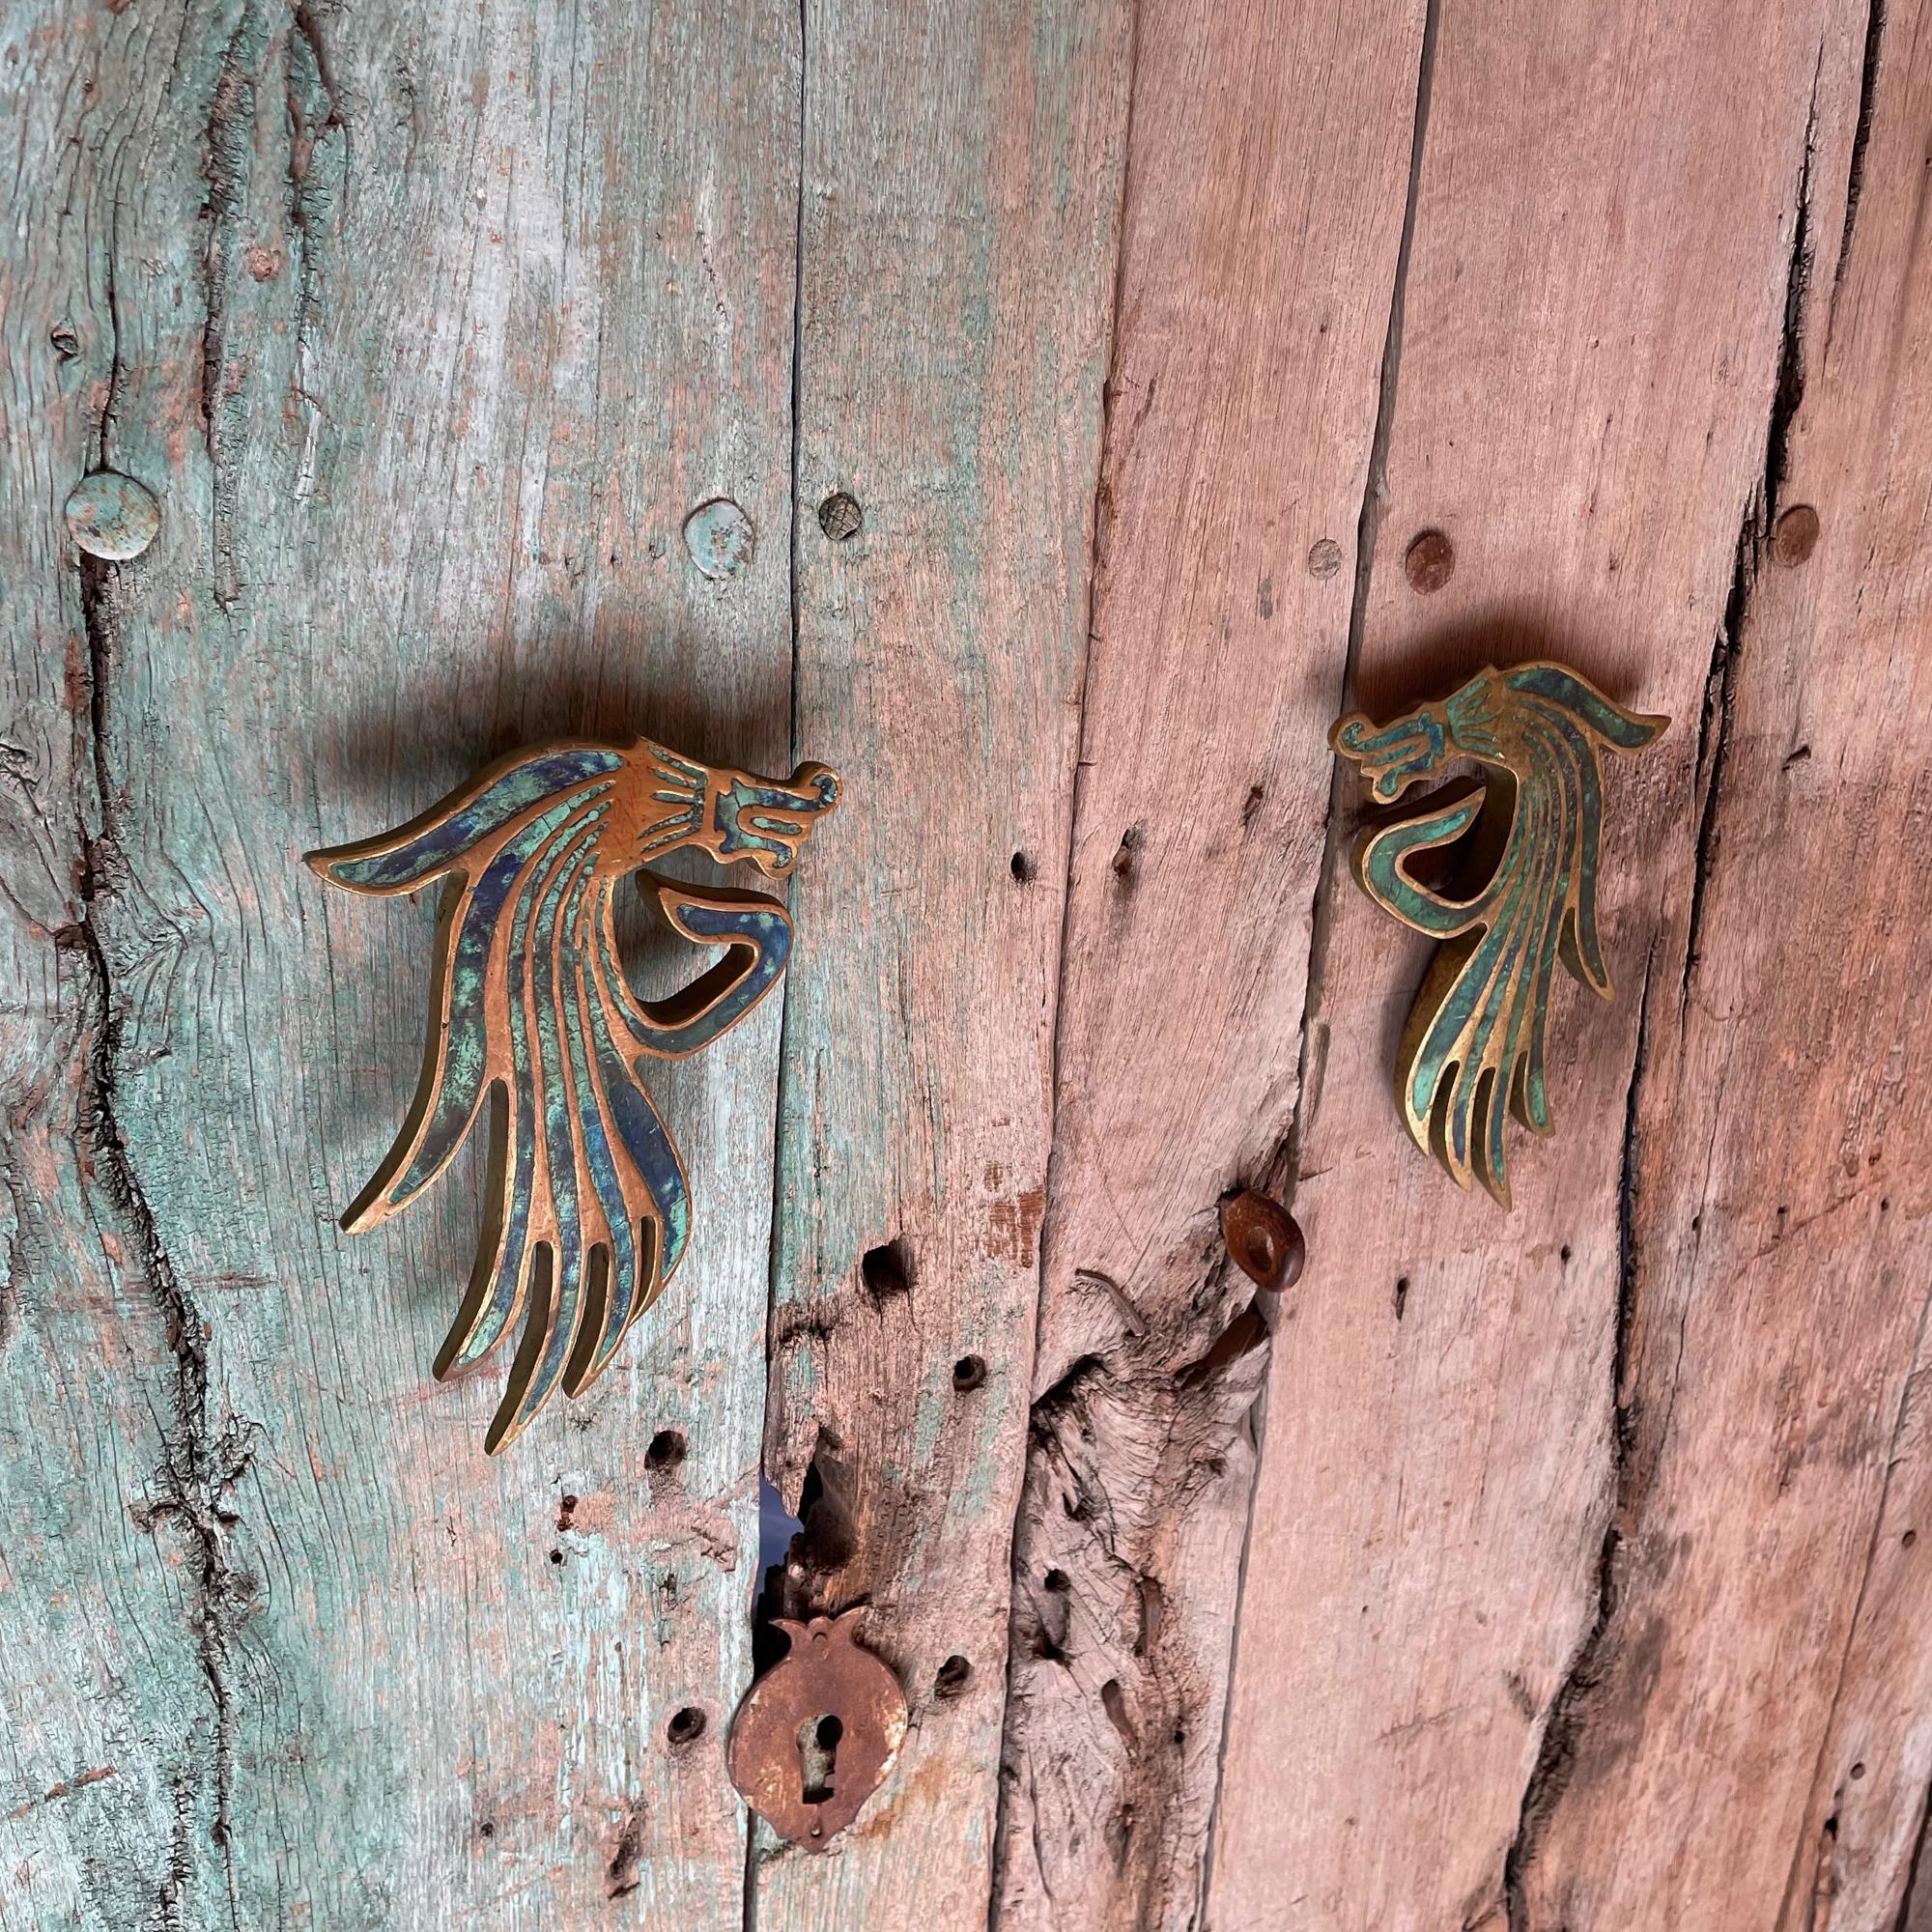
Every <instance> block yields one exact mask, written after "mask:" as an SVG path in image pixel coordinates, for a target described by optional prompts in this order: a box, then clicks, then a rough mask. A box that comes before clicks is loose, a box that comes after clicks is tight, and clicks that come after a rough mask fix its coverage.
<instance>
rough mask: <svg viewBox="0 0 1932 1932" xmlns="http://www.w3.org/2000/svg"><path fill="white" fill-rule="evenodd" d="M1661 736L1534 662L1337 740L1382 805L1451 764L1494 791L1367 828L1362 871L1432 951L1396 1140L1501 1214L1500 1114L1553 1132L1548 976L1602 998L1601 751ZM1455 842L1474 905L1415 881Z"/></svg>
mask: <svg viewBox="0 0 1932 1932" xmlns="http://www.w3.org/2000/svg"><path fill="white" fill-rule="evenodd" d="M1668 723H1669V720H1668V719H1665V718H1658V717H1646V716H1644V715H1642V714H1640V713H1635V712H1628V711H1625V710H1623V709H1621V708H1620V707H1619V706H1618V705H1616V704H1613V703H1612V702H1611V701H1610V700H1609V699H1608V698H1607V697H1605V696H1604V695H1603V693H1602V692H1600V691H1598V690H1597V689H1596V687H1595V686H1593V685H1592V684H1590V683H1589V682H1588V681H1587V680H1586V679H1584V678H1581V677H1579V676H1577V673H1576V672H1575V671H1572V670H1567V669H1565V668H1564V667H1563V666H1561V665H1558V664H1550V663H1537V664H1527V665H1520V666H1518V667H1517V668H1515V669H1513V670H1508V671H1496V670H1491V669H1486V670H1483V671H1480V672H1479V673H1478V674H1477V675H1476V676H1474V677H1472V678H1471V679H1470V680H1469V681H1468V683H1466V684H1465V685H1463V687H1462V688H1461V689H1460V690H1459V691H1457V692H1455V693H1454V694H1453V695H1452V696H1449V697H1447V698H1445V699H1444V700H1442V701H1441V702H1440V703H1431V704H1424V705H1421V706H1419V707H1418V708H1417V709H1416V710H1414V711H1412V712H1409V713H1408V714H1407V715H1406V716H1405V717H1402V718H1397V719H1395V720H1393V721H1392V722H1390V723H1389V724H1387V725H1377V724H1375V723H1374V721H1373V720H1371V719H1369V718H1366V717H1364V716H1363V715H1362V714H1361V713H1359V712H1356V713H1352V714H1351V715H1350V716H1349V717H1347V718H1344V719H1342V720H1341V721H1340V723H1338V724H1337V725H1335V727H1334V729H1333V731H1332V732H1330V734H1329V738H1330V742H1331V743H1332V744H1333V745H1334V747H1335V749H1336V751H1337V752H1338V753H1341V755H1342V756H1343V757H1345V758H1349V759H1350V760H1352V761H1353V762H1354V763H1355V764H1356V765H1357V766H1359V767H1360V769H1361V774H1362V778H1363V781H1364V783H1365V784H1366V785H1367V787H1368V790H1369V795H1370V797H1371V798H1372V799H1373V800H1374V801H1375V802H1376V803H1377V804H1378V805H1392V804H1393V803H1394V802H1395V801H1396V800H1397V799H1399V798H1400V797H1401V796H1402V795H1403V793H1404V792H1406V790H1407V789H1408V788H1409V786H1410V785H1412V784H1414V783H1416V782H1417V781H1419V780H1423V779H1428V778H1433V777H1435V775H1436V774H1437V773H1439V772H1440V771H1441V770H1443V769H1444V768H1445V767H1446V766H1448V765H1450V764H1452V763H1455V762H1457V761H1459V760H1467V761H1470V762H1473V763H1474V764H1475V765H1476V766H1478V767H1479V768H1481V769H1487V770H1489V771H1493V772H1496V773H1498V774H1501V775H1503V776H1502V777H1500V778H1499V779H1497V780H1495V781H1491V782H1489V783H1488V784H1487V785H1484V784H1480V783H1479V784H1474V785H1472V786H1471V787H1470V788H1468V789H1466V790H1463V791H1458V792H1455V793H1438V794H1436V796H1435V797H1434V798H1433V799H1431V800H1429V801H1427V802H1426V804H1425V806H1424V808H1423V809H1422V810H1419V811H1415V812H1411V813H1409V814H1408V815H1407V816H1406V817H1404V818H1401V819H1397V820H1395V821H1394V822H1393V823H1389V824H1380V825H1376V826H1373V827H1371V828H1370V829H1369V830H1368V831H1366V832H1365V833H1364V834H1363V835H1362V837H1361V838H1359V839H1358V840H1357V842H1356V845H1355V851H1354V871H1355V878H1356V880H1357V882H1358V883H1359V884H1360V886H1361V888H1362V890H1363V891H1364V892H1365V893H1367V894H1368V895H1369V896H1370V897H1371V898H1373V899H1374V900H1375V901H1376V902H1377V903H1378V905H1380V906H1382V907H1383V908H1384V909H1385V910H1386V911H1387V912H1389V913H1391V914H1392V915H1393V916H1394V917H1395V918H1396V919H1399V920H1400V921H1402V923H1404V924H1405V925H1410V926H1413V927H1415V929H1416V930H1417V931H1419V932H1426V933H1429V934H1430V935H1431V936H1432V937H1434V938H1436V939H1439V940H1440V941H1441V942H1442V944H1441V946H1440V947H1439V948H1438V949H1437V951H1436V954H1435V960H1434V962H1433V963H1432V964H1431V966H1430V969H1429V972H1428V974H1427V976H1426V977H1425V979H1424V980H1423V983H1422V987H1421V989H1420V991H1418V993H1417V994H1416V996H1415V1004H1414V1006H1413V1008H1412V1009H1410V1012H1409V1016H1408V1023H1407V1025H1406V1028H1405V1029H1404V1031H1403V1038H1402V1047H1401V1051H1400V1053H1399V1054H1398V1057H1397V1066H1396V1080H1395V1091H1396V1101H1397V1105H1398V1106H1399V1108H1400V1109H1401V1112H1402V1117H1403V1122H1404V1124H1405V1125H1406V1127H1407V1128H1408V1131H1409V1134H1410V1137H1411V1138H1412V1139H1413V1140H1414V1141H1415V1144H1416V1145H1417V1146H1418V1147H1420V1148H1421V1149H1422V1150H1423V1151H1425V1152H1433V1153H1434V1154H1435V1157H1436V1158H1437V1159H1438V1160H1439V1161H1440V1162H1441V1163H1442V1165H1443V1166H1444V1167H1445V1168H1446V1169H1447V1170H1448V1171H1449V1173H1450V1174H1451V1176H1453V1177H1454V1179H1456V1181H1457V1182H1458V1183H1459V1184H1460V1185H1461V1186H1463V1187H1467V1186H1468V1185H1469V1184H1470V1183H1471V1181H1472V1180H1479V1181H1481V1182H1482V1184H1483V1185H1484V1187H1486V1188H1487V1189H1488V1190H1489V1191H1490V1193H1491V1194H1492V1195H1493V1196H1494V1197H1495V1198H1496V1199H1497V1200H1498V1201H1500V1202H1501V1203H1502V1205H1503V1206H1504V1207H1505V1208H1507V1207H1508V1206H1509V1172H1508V1160H1507V1151H1506V1148H1505V1145H1504V1136H1503V1122H1504V1117H1505V1113H1506V1111H1508V1112H1514V1113H1515V1115H1516V1117H1517V1119H1518V1120H1519V1121H1520V1122H1521V1123H1522V1124H1523V1125H1524V1126H1526V1127H1528V1128H1529V1129H1530V1130H1531V1131H1532V1132H1535V1133H1539V1134H1543V1133H1548V1131H1549V1130H1550V1124H1551V1122H1550V1117H1549V1098H1548V1084H1547V1082H1546V1079H1545V1072H1544V1039H1545V1034H1546V1030H1547V1021H1548V1006H1549V993H1550V984H1551V980H1552V978H1553V976H1554V973H1555V967H1556V962H1557V960H1558V959H1559V958H1560V959H1561V960H1562V961H1563V963H1564V964H1565V965H1566V966H1567V967H1568V968H1569V969H1570V971H1571V972H1572V974H1574V975H1575V977H1576V978H1577V979H1578V980H1581V981H1582V982H1583V984H1584V985H1586V986H1588V987H1589V988H1590V989H1591V990H1592V991H1593V992H1596V993H1599V994H1601V995H1602V996H1603V997H1604V998H1605V999H1608V998H1610V997H1611V987H1610V979H1609V974H1608V972H1607V970H1606V969H1605V965H1604V958H1603V950H1602V945H1601V942H1600V940H1599V938H1598V931H1597V872H1598V860H1599V847H1600V844H1601V840H1602V832H1603V769H1602V762H1601V756H1600V753H1601V751H1602V749H1603V748H1604V747H1605V746H1607V747H1608V748H1609V749H1610V750H1612V751H1615V752H1625V753H1629V752H1637V751H1641V750H1642V749H1643V747H1644V746H1646V745H1648V744H1650V743H1651V742H1652V740H1654V739H1655V738H1656V737H1657V736H1658V734H1659V733H1660V732H1662V730H1663V728H1664V726H1665V725H1667V724H1668ZM1465 837H1466V838H1467V839H1468V843H1467V845H1466V846H1465V847H1464V850H1463V867H1462V870H1463V873H1464V874H1469V873H1474V874H1475V875H1476V877H1475V879H1474V880H1473V881H1471V880H1470V879H1469V878H1467V877H1465V878H1464V879H1463V882H1462V883H1463V886H1464V887H1465V888H1466V890H1463V891H1441V892H1438V891H1437V890H1436V889H1435V888H1434V887H1432V886H1429V885H1425V884H1424V883H1423V882H1422V881H1420V880H1418V879H1417V878H1416V877H1414V875H1413V874H1412V873H1411V872H1410V871H1409V869H1408V866H1409V862H1410V860H1411V859H1412V858H1413V857H1414V856H1415V855H1416V854H1417V853H1420V852H1426V851H1431V850H1435V849H1438V848H1442V847H1446V846H1450V845H1454V844H1456V843H1457V841H1459V840H1463V839H1464V838H1465Z"/></svg>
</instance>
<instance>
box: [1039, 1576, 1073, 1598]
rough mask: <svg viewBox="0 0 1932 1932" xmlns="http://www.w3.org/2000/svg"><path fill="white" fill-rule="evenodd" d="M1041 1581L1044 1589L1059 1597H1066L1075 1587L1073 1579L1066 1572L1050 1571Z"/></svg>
mask: <svg viewBox="0 0 1932 1932" xmlns="http://www.w3.org/2000/svg"><path fill="white" fill-rule="evenodd" d="M1039 1580H1040V1584H1041V1586H1042V1587H1043V1588H1045V1589H1048V1590H1051V1591H1052V1592H1053V1593H1054V1595H1055V1596H1057V1597H1064V1596H1065V1594H1066V1593H1067V1591H1069V1590H1070V1589H1072V1587H1073V1579H1072V1578H1071V1577H1068V1576H1067V1574H1066V1572H1065V1570H1049V1571H1048V1572H1047V1573H1046V1575H1045V1576H1044V1577H1041V1578H1040V1579H1039Z"/></svg>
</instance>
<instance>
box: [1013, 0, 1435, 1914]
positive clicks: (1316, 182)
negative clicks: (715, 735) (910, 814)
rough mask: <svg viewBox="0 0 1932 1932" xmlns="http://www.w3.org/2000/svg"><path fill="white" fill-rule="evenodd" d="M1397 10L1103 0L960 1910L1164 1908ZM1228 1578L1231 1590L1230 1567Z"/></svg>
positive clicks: (1207, 1610)
mask: <svg viewBox="0 0 1932 1932" xmlns="http://www.w3.org/2000/svg"><path fill="white" fill-rule="evenodd" d="M1423 17H1424V9H1423V7H1422V6H1421V5H1420V4H1411V0H1391V4H1387V5H1383V6H1379V7H1378V8H1375V9H1373V10H1371V11H1369V12H1367V13H1362V12H1356V13H1353V14H1348V15H1346V16H1345V15H1344V14H1341V13H1336V12H1333V11H1328V12H1324V11H1322V10H1319V9H1315V8H1310V7H1307V6H1305V5H1300V4H1293V0H1290V3H1289V4H1277V5H1270V6H1257V7H1251V8H1226V7H1215V6H1209V5H1203V4H1195V0H1174V3H1173V4H1168V3H1167V0H1157V4H1153V5H1147V6H1143V7H1142V8H1141V9H1140V11H1139V14H1138V20H1137V35H1136V47H1135V60H1134V77H1133V102H1132V120H1131V127H1132V140H1131V145H1130V148H1129V152H1128V158H1127V178H1126V197H1125V208H1124V213H1123V217H1122V268H1121V279H1120V293H1119V303H1120V317H1119V321H1118V323H1117V327H1116V338H1115V348H1114V360H1113V369H1112V374H1111V378H1110V395H1109V411H1108V418H1107V422H1108V429H1107V441H1106V450H1105V456H1104V461H1103V468H1102V475H1101V485H1100V505H1101V510H1100V527H1099V529H1098V531H1097V532H1096V554H1097V558H1098V562H1097V569H1096V578H1095V585H1094V624H1093V639H1092V642H1091V647H1090V657H1089V669H1088V678H1087V695H1086V708H1085V721H1084V728H1083V733H1082V749H1081V762H1080V775H1079V782H1078V786H1077V792H1076V796H1077V819H1076V823H1075V826H1074V832H1073V845H1072V860H1071V875H1070V881H1069V886H1068V893H1069V905H1068V908H1067V916H1066V939H1065V955H1064V962H1063V966H1062V990H1061V1008H1060V1025H1059V1040H1058V1055H1057V1061H1058V1068H1059V1081H1058V1088H1057V1094H1056V1108H1057V1112H1056V1125H1055V1144H1054V1151H1053V1160H1052V1164H1051V1169H1050V1179H1049V1185H1048V1194H1047V1212H1046V1223H1045V1230H1044V1235H1043V1238H1042V1279H1041V1312H1040V1328H1039V1333H1040V1343H1039V1352H1038V1355H1037V1359H1036V1362H1035V1365H1034V1378H1033V1394H1034V1408H1033V1416H1032V1431H1031V1435H1030V1440H1029V1447H1028V1460H1027V1475H1026V1487H1025V1491H1024V1492H1023V1496H1022V1501H1021V1508H1020V1518H1019V1526H1018V1531H1017V1535H1016V1538H1015V1543H1014V1550H1013V1563H1014V1570H1013V1638H1012V1644H1011V1657H1012V1662H1011V1704H1010V1708H1009V1713H1008V1719H1007V1741H1006V1754H1005V1774H1006V1788H1005V1803H1004V1809H1003V1812H1002V1818H1001V1844H1000V1857H999V1861H998V1874H997V1881H996V1882H997V1884H998V1888H999V1907H998V1912H997V1914H996V1922H998V1923H1001V1924H1005V1925H1010V1926H1014V1927H1019V1926H1041V1927H1045V1926H1053V1927H1057V1928H1073V1927H1091V1928H1094V1932H1099V1929H1100V1928H1112V1927H1116V1926H1124V1925H1136V1926H1172V1927H1176V1928H1180V1927H1186V1926H1191V1925H1194V1924H1195V1923H1197V1922H1198V1914H1199V1910H1200V1902H1201V1897H1200V1895H1201V1885H1202V1875H1203V1873H1202V1866H1203V1860H1204V1856H1205V1853H1206V1849H1207V1842H1208V1816H1209V1812H1210V1810H1211V1807H1212V1804H1213V1799H1214V1790H1215V1781H1216V1776H1217V1773H1218V1767H1219V1754H1220V1745H1221V1719H1222V1711H1223V1705H1224V1702H1225V1697H1226V1687H1227V1672H1228V1665H1229V1652H1230V1638H1231V1635H1232V1633H1233V1628H1234V1613H1235V1603H1236V1595H1237V1591H1238V1578H1239V1572H1240V1559H1241V1549H1242V1544H1243V1540H1244V1538H1245V1535H1246V1529H1247V1517H1248V1503H1249V1498H1250V1495H1251V1493H1252V1488H1253V1478H1254V1443H1253V1435H1252V1430H1251V1427H1250V1421H1249V1414H1250V1410H1251V1409H1252V1407H1253V1406H1254V1403H1255V1399H1256V1397H1257V1394H1258V1393H1259V1390H1260V1386H1261V1382H1262V1379H1263V1377H1264V1373H1265V1367H1266V1360H1267V1349H1266V1343H1267V1330H1266V1328H1265V1327H1264V1325H1263V1324H1262V1322H1261V1321H1257V1320H1256V1319H1254V1317H1253V1316H1250V1315H1248V1314H1247V1313H1246V1312H1245V1311H1247V1310H1248V1309H1249V1306H1250V1304H1251V1303H1252V1302H1254V1300H1255V1292H1254V1289H1253V1286H1252V1284H1251V1283H1250V1282H1249V1281H1248V1279H1247V1277H1246V1276H1245V1275H1243V1274H1241V1273H1239V1272H1238V1271H1235V1270H1231V1269H1230V1268H1229V1266H1228V1264H1227V1261H1226V1258H1225V1256H1224V1254H1223V1251H1222V1245H1221V1240H1220V1235H1219V1229H1218V1216H1217V1207H1218V1204H1219V1201H1220V1199H1221V1197H1222V1195H1223V1194H1224V1193H1225V1192H1226V1191H1227V1190H1229V1189H1230V1188H1231V1187H1233V1186H1236V1185H1241V1184H1245V1183H1247V1182H1250V1181H1259V1180H1263V1179H1264V1178H1265V1177H1266V1175H1267V1173H1268V1170H1269V1169H1270V1167H1271V1166H1272V1164H1273V1163H1274V1161H1275V1159H1276V1157H1277V1152H1278V1148H1279V1144H1280V1141H1281V1139H1282V1137H1283V1135H1284V1133H1285V1131H1286V1128H1287V1125H1288V1122H1289V1119H1290V1115H1291V1111H1292V1108H1293V1096H1294V1092H1295V1085H1296V1078H1297V1062H1298V1059H1299V1055H1300V1050H1301V1009H1302V1000H1303V993H1304V987H1305V982H1306V973H1307V956H1308V943H1309V924H1310V913H1311V908H1312V905H1313V902H1314V896H1315V886H1316V882H1317V877H1318V874H1319V871H1320V867H1321V858H1322V852H1323V830H1324V826H1325V822H1326V816H1327V807H1328V800H1329V793H1330V783H1329V778H1330V766H1329V760H1328V757H1327V754H1326V740H1325V733H1326V728H1327V725H1328V722H1329V719H1330V718H1331V717H1332V716H1333V714H1334V707H1335V704H1336V701H1337V700H1338V699H1339V697H1340V695H1341V692H1342V684H1343V670H1344V666H1345V664H1346V660H1347V655H1348V643H1349V622H1350V601H1351V589H1352V585H1353V582H1354V567H1353V566H1354V550H1355V533H1356V526H1357V523H1358V521H1359V518H1360V515H1361V505H1362V496H1363V490H1364V487H1365V484H1366V480H1367V473H1368V465H1369V458H1370V452H1371V449H1372V447H1373V445H1374V441H1375V429H1376V418H1377V409H1378V386H1379V385H1378V376H1379V371H1380V367H1381V360H1382V351H1383V346H1384V340H1385V337H1386V334H1387V327H1388V308H1389V295H1390V289H1391V286H1392V283H1393V279H1394V274H1395V268H1396V261H1397V256H1398V251H1399V244H1400V241H1401V236H1402V226H1403V213H1404V205H1405V201H1406V188H1407V180H1408V162H1409V151H1410V134H1411V124H1412V120H1413V110H1414V103H1415V91H1416V74H1417V62H1418V59H1419V56H1420V50H1421V40H1422V27H1423ZM1264 1587H1265V1585H1264Z"/></svg>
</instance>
